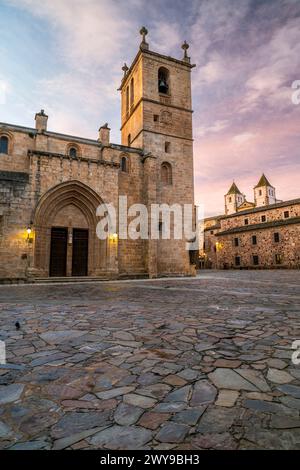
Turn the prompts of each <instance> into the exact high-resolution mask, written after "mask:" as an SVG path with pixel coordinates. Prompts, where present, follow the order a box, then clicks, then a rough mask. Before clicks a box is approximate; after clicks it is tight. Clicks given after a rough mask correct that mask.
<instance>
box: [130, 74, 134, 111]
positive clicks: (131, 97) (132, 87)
mask: <svg viewBox="0 0 300 470" xmlns="http://www.w3.org/2000/svg"><path fill="white" fill-rule="evenodd" d="M133 103H134V79H133V78H132V79H131V82H130V108H131V107H132V106H133Z"/></svg>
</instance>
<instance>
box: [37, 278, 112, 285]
mask: <svg viewBox="0 0 300 470" xmlns="http://www.w3.org/2000/svg"><path fill="white" fill-rule="evenodd" d="M109 280H111V279H110V278H109V277H89V276H68V277H39V278H35V279H32V280H31V282H32V283H33V284H53V283H57V282H58V283H67V282H98V281H109Z"/></svg>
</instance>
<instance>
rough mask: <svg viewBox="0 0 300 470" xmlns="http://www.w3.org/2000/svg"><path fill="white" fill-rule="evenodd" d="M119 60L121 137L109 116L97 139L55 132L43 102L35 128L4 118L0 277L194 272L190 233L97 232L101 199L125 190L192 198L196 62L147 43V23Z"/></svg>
mask: <svg viewBox="0 0 300 470" xmlns="http://www.w3.org/2000/svg"><path fill="white" fill-rule="evenodd" d="M141 34H142V36H143V39H142V42H141V44H140V48H139V51H138V53H137V55H136V57H135V59H134V61H133V63H132V65H131V66H130V68H128V67H127V66H126V65H124V67H123V72H124V76H123V79H122V82H121V86H120V92H121V136H122V137H121V141H122V144H121V145H116V144H113V143H111V142H110V137H109V135H110V129H109V128H108V125H107V124H105V125H104V126H102V127H100V129H99V136H98V139H95V140H93V139H87V138H84V137H78V136H70V135H65V134H59V133H56V132H51V131H49V130H48V128H47V120H48V116H47V115H46V114H45V112H44V111H43V110H42V111H41V112H39V113H37V114H36V116H35V122H36V125H35V128H31V127H23V126H19V125H13V124H7V123H0V279H2V280H3V279H4V280H5V279H6V280H7V279H28V278H41V277H49V276H52V277H61V276H91V277H105V278H107V277H108V278H111V277H122V276H125V277H126V276H132V277H133V276H150V277H155V276H163V275H190V274H191V273H192V269H191V264H190V256H189V252H188V251H187V250H186V240H177V239H174V238H172V239H171V240H162V239H159V240H153V239H149V240H142V239H137V240H133V239H128V240H123V239H120V238H119V236H118V233H113V234H111V236H110V237H109V238H108V239H107V240H100V239H99V238H98V237H97V236H96V225H97V217H96V209H97V207H98V206H99V205H100V204H102V203H105V204H108V203H110V204H113V205H114V207H115V208H116V210H117V211H118V207H119V206H118V197H119V196H120V195H126V196H127V197H128V207H130V206H131V205H132V204H135V203H142V204H144V205H146V206H147V208H150V205H151V204H152V203H156V204H161V203H167V204H174V203H178V204H180V205H183V204H192V205H193V204H194V187H193V136H192V104H191V70H192V67H193V65H192V64H191V63H190V58H189V57H188V55H187V48H188V45H187V44H186V43H184V45H183V49H184V56H183V58H182V59H181V60H177V59H174V58H171V57H167V56H164V55H161V54H158V53H156V52H153V51H150V50H149V46H148V44H147V42H146V34H147V30H146V29H145V28H142V30H141Z"/></svg>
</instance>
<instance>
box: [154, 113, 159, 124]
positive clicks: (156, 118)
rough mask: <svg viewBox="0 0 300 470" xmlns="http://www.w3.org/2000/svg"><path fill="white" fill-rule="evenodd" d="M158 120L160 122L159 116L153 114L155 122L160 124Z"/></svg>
mask: <svg viewBox="0 0 300 470" xmlns="http://www.w3.org/2000/svg"><path fill="white" fill-rule="evenodd" d="M158 120H159V116H158V114H153V121H154V122H158Z"/></svg>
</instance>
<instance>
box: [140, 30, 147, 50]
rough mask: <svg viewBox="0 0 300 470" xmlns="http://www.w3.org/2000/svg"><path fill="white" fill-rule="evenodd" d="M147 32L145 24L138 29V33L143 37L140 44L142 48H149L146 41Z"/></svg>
mask: <svg viewBox="0 0 300 470" xmlns="http://www.w3.org/2000/svg"><path fill="white" fill-rule="evenodd" d="M147 34H148V29H147V28H145V26H143V27H142V28H141V29H140V35H141V36H143V39H142V42H141V44H140V47H141V48H142V49H149V44H148V43H147V41H146V36H147Z"/></svg>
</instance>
